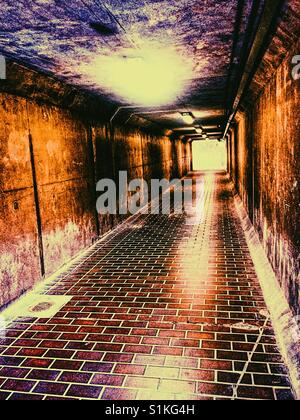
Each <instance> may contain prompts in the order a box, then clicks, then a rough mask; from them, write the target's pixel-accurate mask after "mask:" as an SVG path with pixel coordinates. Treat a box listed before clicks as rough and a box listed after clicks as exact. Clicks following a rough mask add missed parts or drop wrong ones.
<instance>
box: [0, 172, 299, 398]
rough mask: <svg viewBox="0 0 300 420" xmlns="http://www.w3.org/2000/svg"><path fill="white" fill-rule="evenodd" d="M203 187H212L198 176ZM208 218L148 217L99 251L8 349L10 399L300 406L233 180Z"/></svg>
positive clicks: (221, 182) (211, 180) (3, 390)
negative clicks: (59, 301)
mask: <svg viewBox="0 0 300 420" xmlns="http://www.w3.org/2000/svg"><path fill="white" fill-rule="evenodd" d="M198 176H202V175H198ZM204 178H205V203H204V207H203V210H201V208H199V209H198V212H197V214H190V215H185V216H176V215H174V216H172V217H169V216H164V215H157V216H156V215H151V216H146V215H143V216H141V217H140V218H139V219H138V221H135V222H134V223H132V224H131V225H128V224H127V225H126V226H125V227H122V228H121V229H119V230H118V231H117V232H115V233H114V234H113V235H111V236H109V237H108V238H107V239H106V240H105V241H104V242H99V243H98V244H97V245H96V246H95V247H94V248H93V250H92V251H90V252H89V256H88V258H87V259H85V261H82V264H81V265H79V266H77V267H73V270H72V271H71V272H70V273H68V275H61V276H60V277H59V279H58V280H57V281H56V283H55V284H54V285H51V286H49V287H48V289H47V290H46V292H47V293H48V294H65V295H71V296H72V300H71V302H70V303H69V304H68V305H67V306H65V307H64V308H63V309H62V310H61V311H60V312H59V313H58V314H57V315H56V316H55V318H52V319H18V320H16V321H15V322H14V323H13V324H12V325H11V326H10V327H9V329H8V331H7V334H6V338H3V339H1V341H0V344H1V347H0V356H1V357H0V399H58V398H60V397H64V398H89V399H92V398H100V399H106V400H112V399H113V400H114V399H116V400H117V399H147V400H149V399H172V400H174V399H221V398H228V399H237V398H238V399H241V398H242V399H292V394H291V391H290V387H289V381H288V378H287V376H286V369H285V367H284V365H283V363H282V360H281V357H280V354H279V352H278V349H277V346H276V342H275V338H274V333H273V330H272V326H271V325H270V322H269V321H268V318H266V316H268V315H267V311H266V308H265V304H264V300H263V297H262V293H261V290H260V287H259V284H258V280H257V278H256V275H255V270H254V267H253V263H252V261H251V258H250V254H249V250H248V248H247V245H246V241H245V238H244V234H243V232H242V229H241V225H240V222H239V219H238V217H237V214H236V212H235V208H234V203H233V198H232V196H231V194H230V190H229V186H228V181H227V178H226V177H225V175H213V174H211V175H210V174H206V175H205V177H204Z"/></svg>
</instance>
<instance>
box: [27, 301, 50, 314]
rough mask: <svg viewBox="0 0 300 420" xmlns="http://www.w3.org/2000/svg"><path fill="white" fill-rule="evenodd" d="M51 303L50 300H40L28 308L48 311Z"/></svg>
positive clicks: (32, 310)
mask: <svg viewBox="0 0 300 420" xmlns="http://www.w3.org/2000/svg"><path fill="white" fill-rule="evenodd" d="M52 306H53V303H51V302H41V303H38V304H37V305H34V306H31V307H30V308H29V311H30V312H43V311H48V310H49V309H50V308H52Z"/></svg>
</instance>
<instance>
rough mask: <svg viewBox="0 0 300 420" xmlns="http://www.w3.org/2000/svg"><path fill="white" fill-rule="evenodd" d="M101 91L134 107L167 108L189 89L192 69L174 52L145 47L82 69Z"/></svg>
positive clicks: (98, 61) (101, 59) (109, 57)
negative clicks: (115, 96) (165, 106)
mask: <svg viewBox="0 0 300 420" xmlns="http://www.w3.org/2000/svg"><path fill="white" fill-rule="evenodd" d="M81 71H82V72H83V73H84V74H87V75H88V76H89V77H90V78H91V79H92V80H93V82H95V83H97V84H98V85H99V87H101V88H104V89H106V90H108V91H109V92H111V93H113V94H115V95H117V96H118V97H120V98H121V99H123V100H126V101H128V102H129V103H131V104H135V105H141V106H163V105H167V104H170V103H173V102H174V101H176V99H177V97H178V95H181V94H182V93H184V91H185V90H186V89H187V87H188V86H187V85H188V81H189V80H190V79H191V74H192V65H191V63H190V62H189V60H187V59H186V58H183V57H181V56H180V55H179V54H178V53H177V52H175V51H174V50H172V49H169V48H164V47H156V48H153V47H144V48H142V49H140V50H125V51H122V52H121V53H119V54H118V55H112V56H106V57H105V56H101V57H99V56H98V57H97V58H95V59H94V60H93V61H92V62H91V63H90V64H89V65H82V66H81Z"/></svg>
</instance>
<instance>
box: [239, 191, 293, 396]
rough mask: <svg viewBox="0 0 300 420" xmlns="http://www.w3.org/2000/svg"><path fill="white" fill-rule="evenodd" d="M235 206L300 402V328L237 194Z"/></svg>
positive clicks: (278, 341) (278, 342)
mask: <svg viewBox="0 0 300 420" xmlns="http://www.w3.org/2000/svg"><path fill="white" fill-rule="evenodd" d="M234 203H235V207H236V210H237V213H238V216H239V218H240V220H241V223H242V227H243V229H244V232H245V236H246V241H247V244H248V247H249V250H250V254H251V257H252V259H253V262H254V266H255V269H256V272H257V276H258V279H259V281H260V285H261V288H262V291H263V295H264V298H265V301H266V304H267V306H268V309H269V311H270V316H271V320H272V323H273V327H274V330H275V335H276V339H277V344H278V346H279V349H280V351H281V354H282V357H283V359H284V361H285V363H286V365H287V367H288V369H289V374H290V379H291V383H292V386H293V390H294V393H295V397H296V399H297V400H300V335H299V334H295V332H297V331H299V326H298V324H297V322H296V319H295V316H294V315H293V313H292V311H291V309H290V307H289V305H288V302H287V300H286V297H285V295H284V293H283V291H282V289H281V288H280V285H279V282H278V280H277V278H276V275H275V273H274V270H273V268H272V266H271V264H270V262H269V260H268V258H267V256H266V254H265V251H264V249H263V246H262V244H261V242H260V240H259V237H258V234H257V232H256V231H255V229H254V226H253V225H252V223H251V220H250V219H249V217H248V214H247V212H246V210H245V207H244V205H243V203H242V200H241V198H240V197H239V196H238V194H236V195H235V198H234Z"/></svg>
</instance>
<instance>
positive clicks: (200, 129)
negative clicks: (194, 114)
mask: <svg viewBox="0 0 300 420" xmlns="http://www.w3.org/2000/svg"><path fill="white" fill-rule="evenodd" d="M195 130H196V133H197V134H202V133H203V130H202V128H200V127H195Z"/></svg>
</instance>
